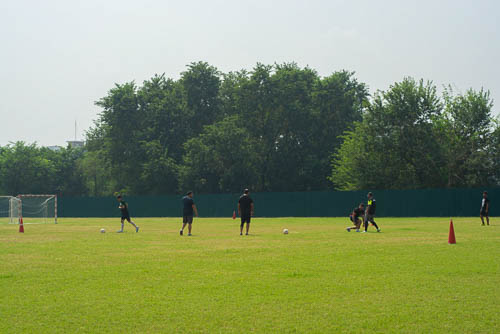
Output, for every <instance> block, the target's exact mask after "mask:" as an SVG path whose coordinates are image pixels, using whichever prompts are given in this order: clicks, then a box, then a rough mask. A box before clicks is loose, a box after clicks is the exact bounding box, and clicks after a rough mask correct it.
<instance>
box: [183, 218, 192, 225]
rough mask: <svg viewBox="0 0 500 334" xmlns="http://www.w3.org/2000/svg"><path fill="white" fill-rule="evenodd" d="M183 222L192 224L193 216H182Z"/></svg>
mask: <svg viewBox="0 0 500 334" xmlns="http://www.w3.org/2000/svg"><path fill="white" fill-rule="evenodd" d="M182 223H184V224H192V223H193V216H182Z"/></svg>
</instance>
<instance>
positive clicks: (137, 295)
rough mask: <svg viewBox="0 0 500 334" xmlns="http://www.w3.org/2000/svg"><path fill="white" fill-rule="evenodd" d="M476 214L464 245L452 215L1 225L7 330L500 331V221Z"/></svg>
mask: <svg viewBox="0 0 500 334" xmlns="http://www.w3.org/2000/svg"><path fill="white" fill-rule="evenodd" d="M478 220H479V219H478V218H457V219H454V224H455V232H456V237H457V244H456V245H448V244H447V240H448V239H447V238H448V226H449V220H448V219H443V218H411V219H408V218H380V219H378V222H379V223H380V225H381V228H382V232H381V233H375V232H373V233H365V234H360V233H355V232H351V233H347V232H346V231H345V227H346V226H347V225H348V224H347V219H346V218H278V219H273V218H260V219H259V218H256V219H254V220H253V222H252V229H251V231H250V232H251V235H250V236H240V235H239V227H238V226H239V224H238V222H237V221H233V220H232V219H226V218H220V219H209V218H205V219H195V223H194V225H193V227H194V231H193V232H194V235H193V236H192V237H187V236H183V237H181V236H179V234H178V231H179V227H180V226H179V225H180V224H179V218H175V219H174V218H165V219H160V218H137V219H136V222H137V223H138V224H139V225H140V226H141V231H140V232H139V233H137V234H136V233H134V232H133V230H132V227H131V226H130V225H128V226H127V225H126V227H125V228H126V233H123V234H118V233H112V232H114V231H116V230H117V229H118V228H119V220H118V219H69V218H68V219H60V224H58V225H27V226H26V233H24V234H20V233H18V232H17V226H15V225H14V226H13V225H0V319H1V320H0V332H1V333H24V332H26V333H75V332H81V333H188V332H193V333H248V332H256V333H336V332H350V333H360V332H363V333H371V332H373V333H499V332H500V317H499V316H498V310H499V308H500V219H498V218H496V219H492V226H489V227H488V226H486V227H482V226H480V224H479V222H478ZM101 227H104V228H106V230H107V233H104V234H101V233H99V230H100V228H101ZM285 227H286V228H288V229H289V230H290V234H289V235H283V234H282V233H281V231H282V229H283V228H285ZM371 230H372V231H373V227H371Z"/></svg>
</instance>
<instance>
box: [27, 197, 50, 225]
mask: <svg viewBox="0 0 500 334" xmlns="http://www.w3.org/2000/svg"><path fill="white" fill-rule="evenodd" d="M17 198H18V199H19V200H20V202H21V203H20V205H21V208H20V212H19V215H20V216H21V217H22V218H23V223H24V224H48V223H54V224H57V195H32V194H22V195H17Z"/></svg>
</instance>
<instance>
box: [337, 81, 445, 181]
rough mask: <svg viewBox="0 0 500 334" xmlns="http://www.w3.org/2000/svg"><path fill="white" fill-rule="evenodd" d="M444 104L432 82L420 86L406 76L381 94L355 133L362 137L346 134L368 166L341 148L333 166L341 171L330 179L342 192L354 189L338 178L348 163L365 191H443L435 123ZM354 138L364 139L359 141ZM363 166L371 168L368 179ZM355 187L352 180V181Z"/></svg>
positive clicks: (347, 149) (375, 98)
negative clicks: (437, 189) (361, 164)
mask: <svg viewBox="0 0 500 334" xmlns="http://www.w3.org/2000/svg"><path fill="white" fill-rule="evenodd" d="M441 112H442V104H441V102H440V99H439V97H438V96H437V94H436V88H435V86H434V85H432V84H431V83H430V82H427V83H424V81H423V80H420V81H419V82H417V81H415V80H414V79H412V78H405V79H404V80H403V81H402V82H399V83H396V84H394V85H393V86H391V87H390V89H389V90H388V91H387V92H378V93H377V94H376V95H375V97H374V99H373V101H372V102H371V103H370V104H369V105H368V108H367V111H366V113H365V115H364V118H363V122H362V124H361V125H359V126H358V127H356V131H362V132H363V134H362V135H361V136H357V134H355V133H353V132H351V133H347V137H345V139H347V140H345V141H344V144H343V146H344V145H352V146H356V147H358V148H360V149H362V150H363V151H361V152H359V157H360V159H365V163H364V166H363V167H360V166H359V165H357V164H353V163H352V162H350V161H351V159H353V157H352V156H349V155H348V154H353V148H354V147H353V148H348V147H342V148H341V149H340V150H338V151H337V153H336V154H334V157H333V165H334V168H335V169H337V170H336V171H334V172H333V173H332V175H331V177H330V180H331V181H332V182H333V183H334V184H335V185H336V187H337V188H340V189H349V187H348V184H347V183H345V181H343V180H342V179H341V178H339V176H342V175H344V174H345V172H343V173H339V170H342V169H346V168H347V167H346V166H347V165H350V166H353V167H355V168H356V169H354V170H352V169H351V170H349V173H350V175H351V179H352V178H358V179H359V181H358V182H357V184H358V186H359V187H360V188H365V187H373V188H378V189H384V188H389V189H391V188H392V189H403V188H425V187H439V186H442V185H443V184H444V182H445V179H444V175H443V173H444V171H443V169H442V165H443V162H444V161H443V159H442V154H441V151H440V150H441V147H440V145H439V143H438V140H437V138H436V136H435V133H434V129H433V119H434V118H436V117H439V116H440V115H441ZM354 138H358V140H363V142H362V143H361V144H360V143H356V141H355V140H353V139H354ZM360 168H366V169H368V170H370V173H371V175H368V176H367V175H366V172H365V171H361V170H360ZM350 183H353V182H350Z"/></svg>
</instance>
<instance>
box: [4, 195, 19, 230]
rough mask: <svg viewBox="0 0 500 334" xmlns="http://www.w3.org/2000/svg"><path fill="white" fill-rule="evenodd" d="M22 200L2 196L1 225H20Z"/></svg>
mask: <svg viewBox="0 0 500 334" xmlns="http://www.w3.org/2000/svg"><path fill="white" fill-rule="evenodd" d="M20 210H21V200H20V199H19V198H17V197H14V196H0V224H19V217H20V216H21V215H20Z"/></svg>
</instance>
